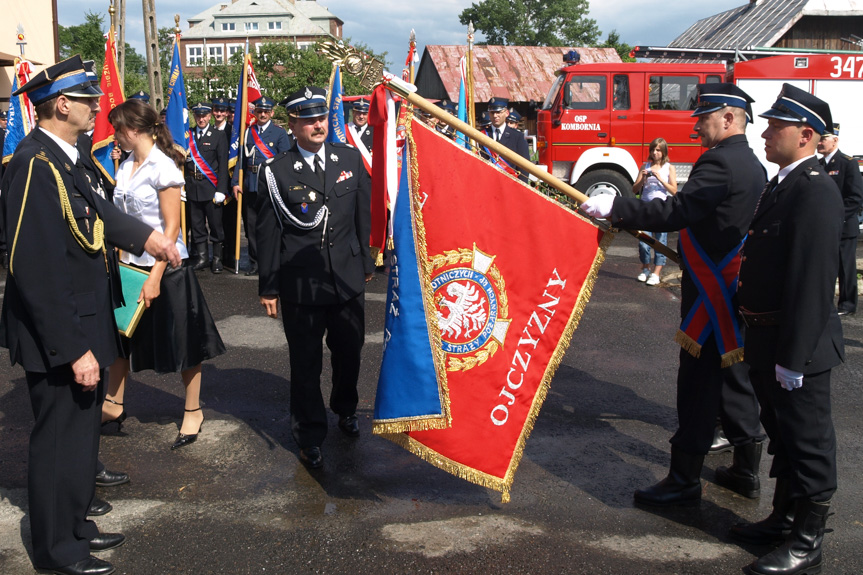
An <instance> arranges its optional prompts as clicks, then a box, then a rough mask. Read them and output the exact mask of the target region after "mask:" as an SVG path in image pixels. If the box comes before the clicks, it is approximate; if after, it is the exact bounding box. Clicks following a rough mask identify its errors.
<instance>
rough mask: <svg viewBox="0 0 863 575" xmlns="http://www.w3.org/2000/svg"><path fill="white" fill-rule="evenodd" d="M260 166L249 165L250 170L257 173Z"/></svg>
mask: <svg viewBox="0 0 863 575" xmlns="http://www.w3.org/2000/svg"><path fill="white" fill-rule="evenodd" d="M258 168H259V166H249V172H250V173H252V174H257V173H258Z"/></svg>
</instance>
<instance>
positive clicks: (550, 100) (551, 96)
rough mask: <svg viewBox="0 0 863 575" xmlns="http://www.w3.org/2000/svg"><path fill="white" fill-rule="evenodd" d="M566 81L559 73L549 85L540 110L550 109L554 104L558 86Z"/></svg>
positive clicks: (558, 90) (558, 89)
mask: <svg viewBox="0 0 863 575" xmlns="http://www.w3.org/2000/svg"><path fill="white" fill-rule="evenodd" d="M565 81H566V76H565V75H564V74H561V75H560V76H558V77H557V79H555V81H554V84H552V85H551V90H549V91H548V96H546V97H545V102H543V104H542V108H541V109H542V110H551V107H552V106H553V105H554V101H555V100H556V99H557V93H558V92H560V87H561V86H563V83H564V82H565Z"/></svg>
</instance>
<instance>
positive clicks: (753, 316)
mask: <svg viewBox="0 0 863 575" xmlns="http://www.w3.org/2000/svg"><path fill="white" fill-rule="evenodd" d="M740 319H742V320H743V323H744V324H746V327H767V326H771V325H779V323H780V322H781V321H782V312H781V311H765V312H760V313H755V312H752V311H749V310H747V309H745V308H742V307H741V308H740Z"/></svg>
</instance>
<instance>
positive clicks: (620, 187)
mask: <svg viewBox="0 0 863 575" xmlns="http://www.w3.org/2000/svg"><path fill="white" fill-rule="evenodd" d="M575 187H576V189H577V190H578V191H579V192H581V193H582V194H584V195H585V196H588V197H592V196H598V195H600V194H612V195H615V196H623V197H624V198H632V197H634V194H633V193H632V183H631V182H630V181H629V180H627V179H626V178H625V177H623V176H622V175H620V174H619V173H617V172H615V171H614V170H594V171H592V172H588V173H586V174H584V175H583V176H581V177H580V178H579V179H578V181H577V182H576V183H575Z"/></svg>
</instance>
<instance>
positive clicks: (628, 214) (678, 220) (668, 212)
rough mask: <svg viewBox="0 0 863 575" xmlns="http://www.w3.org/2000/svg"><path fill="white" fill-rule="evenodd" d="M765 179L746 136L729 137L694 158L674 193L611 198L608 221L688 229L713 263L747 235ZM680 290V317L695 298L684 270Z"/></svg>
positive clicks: (663, 229) (618, 224) (639, 226)
mask: <svg viewBox="0 0 863 575" xmlns="http://www.w3.org/2000/svg"><path fill="white" fill-rule="evenodd" d="M765 180H766V176H765V174H764V167H763V166H762V165H761V163H760V162H759V161H758V159H757V158H756V157H755V154H753V153H752V149H751V148H750V147H749V144H748V143H747V140H746V136H744V135H742V134H740V135H736V136H729V137H728V138H725V139H724V140H722V141H721V142H720V143H719V144H717V145H716V146H714V147H713V148H711V149H709V150H707V151H706V152H704V153H703V154H702V155H701V157H700V158H698V161H697V162H695V165H694V166H693V167H692V172H691V174H690V176H689V180H688V181H687V182H686V184H685V185H684V186H683V189H682V190H680V192H678V193H677V194H676V195H674V196H671V197H669V198H667V199H664V200H663V199H655V200H652V201H650V202H644V201H642V200H640V199H638V198H615V200H614V207H613V208H612V213H611V223H612V225H614V226H616V227H620V228H625V229H630V230H632V229H639V230H647V231H654V232H670V231H675V230H681V229H683V228H687V227H688V228H689V229H690V231H691V232H692V234H693V236H695V239H696V241H698V243H699V244H700V245H701V247H702V248H703V249H704V251H705V252H706V253H707V255H708V256H709V257H710V258H711V259H712V260H713V262H714V263H718V262H719V261H721V260H722V258H724V257H725V256H726V255H728V253H729V252H730V251H731V250H733V249H734V248H735V247H737V245H738V244H739V243H740V241H741V240H742V239H743V237H744V236H745V235H746V233H747V232H748V231H749V223H750V222H751V221H752V216H753V215H754V213H755V205H756V203H757V202H758V197H759V196H760V195H761V192H762V190H763V189H764V183H765ZM681 291H682V294H681V305H680V311H681V316H682V317H685V316H686V314H687V313H688V312H689V309H690V308H691V307H692V305H693V303H694V302H695V300H696V298H697V297H698V290H697V288H696V287H695V284H694V283H693V281H692V278H691V277H689V273H688V272H687V271H686V270H685V269H684V272H683V280H682V281H681Z"/></svg>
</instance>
